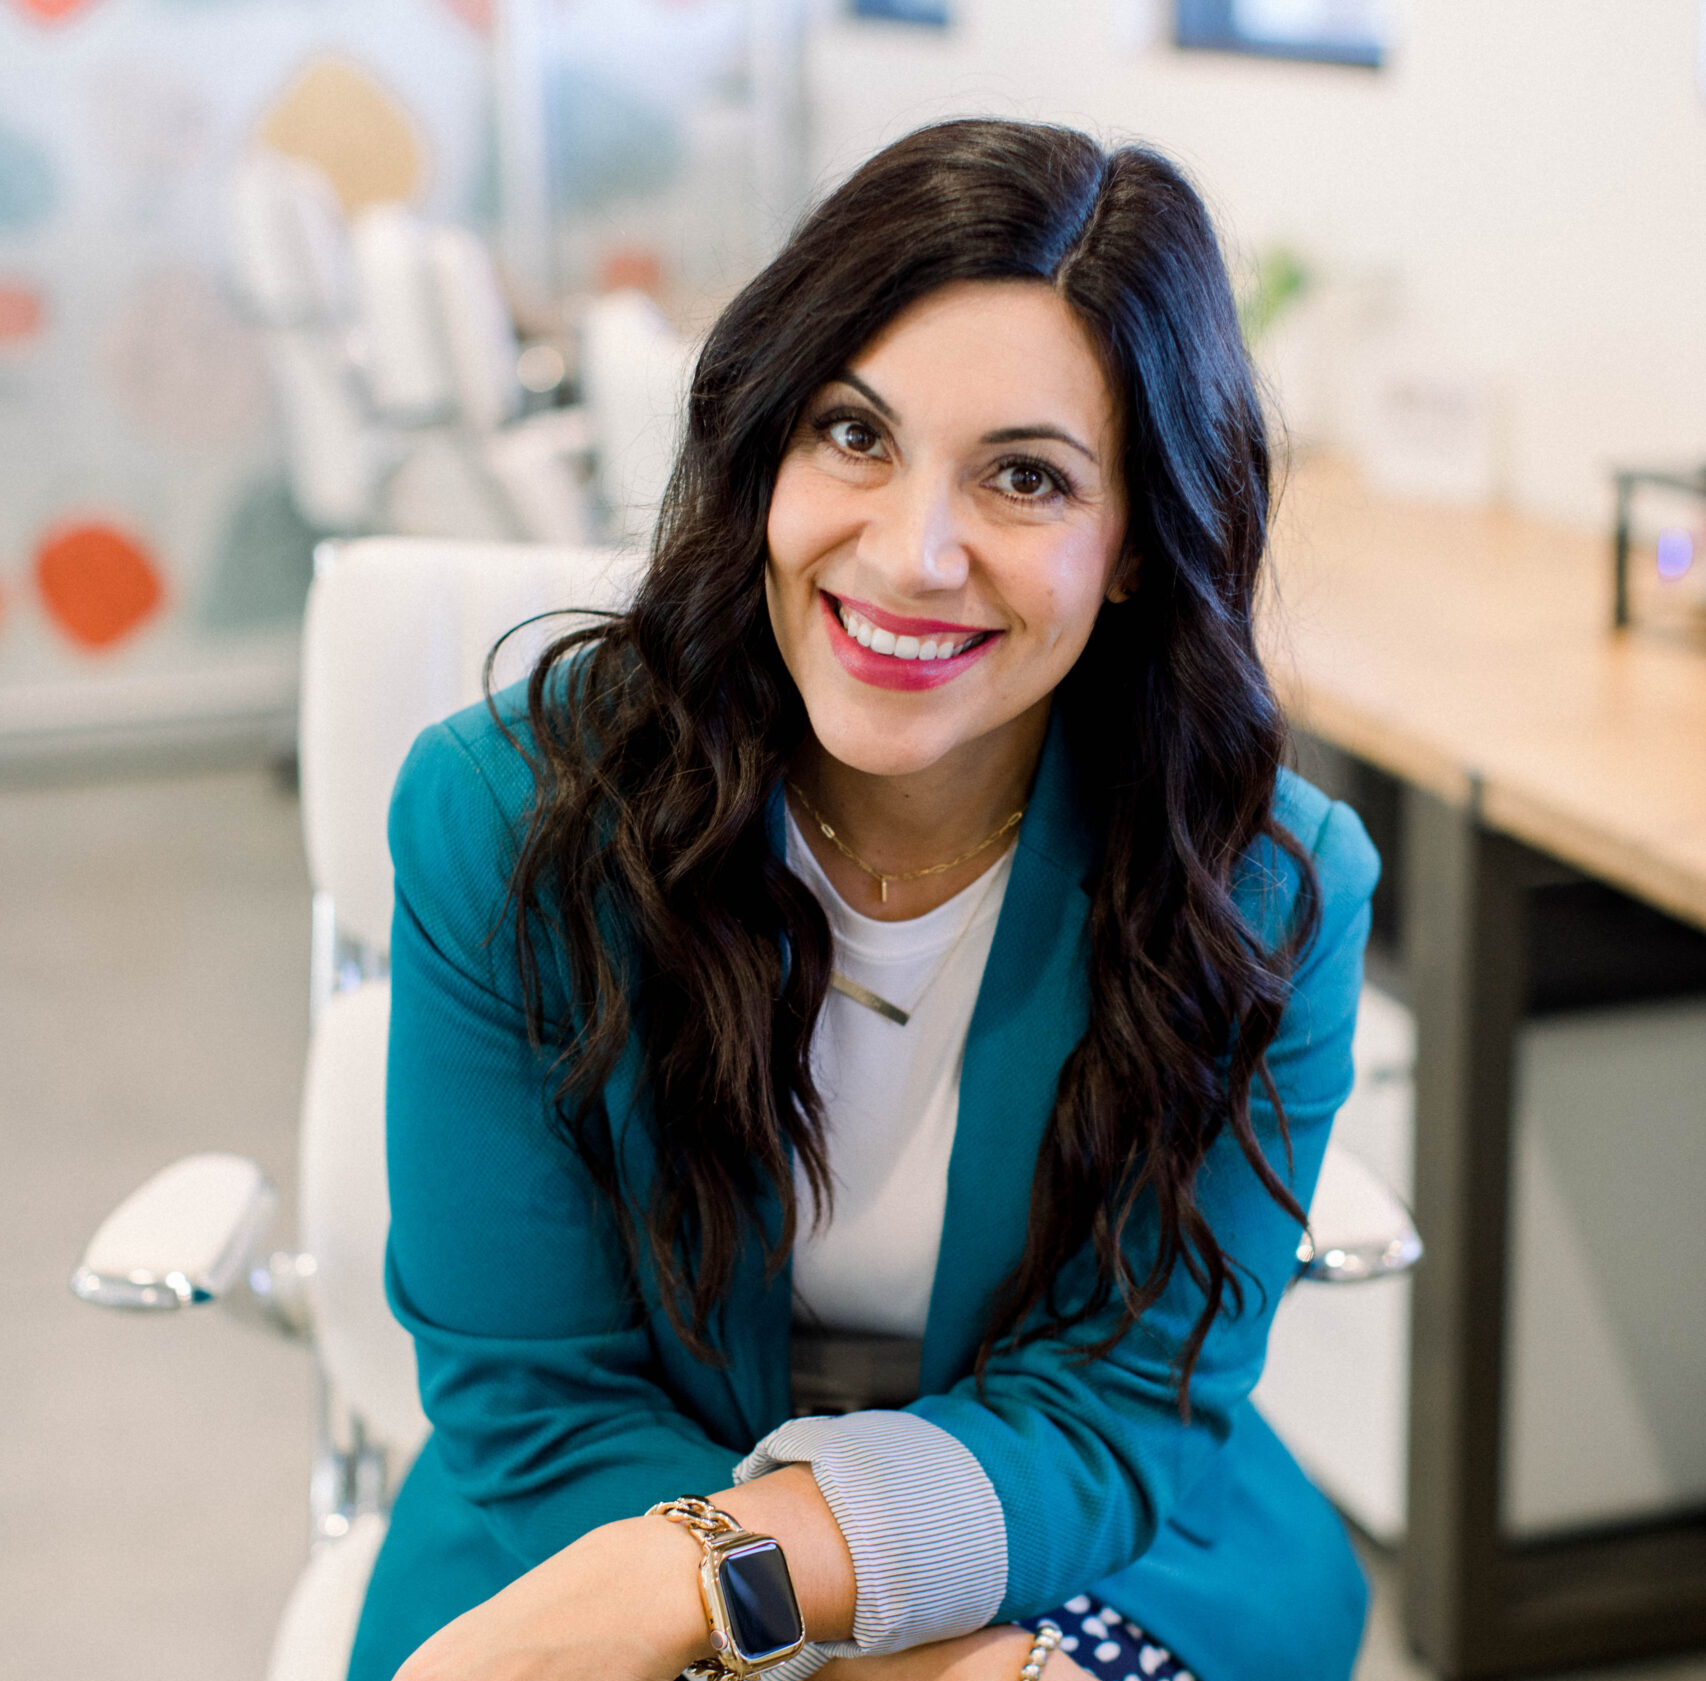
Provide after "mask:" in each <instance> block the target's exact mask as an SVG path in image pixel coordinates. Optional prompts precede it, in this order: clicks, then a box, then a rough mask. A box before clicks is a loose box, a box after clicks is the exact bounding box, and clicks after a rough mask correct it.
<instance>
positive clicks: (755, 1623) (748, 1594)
mask: <svg viewBox="0 0 1706 1681" xmlns="http://www.w3.org/2000/svg"><path fill="white" fill-rule="evenodd" d="M717 1574H718V1577H719V1579H720V1580H721V1583H722V1588H723V1603H724V1604H725V1605H726V1606H727V1607H728V1613H729V1634H730V1636H731V1637H732V1638H733V1641H734V1648H735V1651H736V1652H738V1653H739V1654H740V1656H741V1657H742V1658H743V1659H744V1660H745V1661H746V1662H747V1663H763V1662H764V1660H765V1659H766V1658H769V1657H774V1656H775V1655H776V1654H777V1653H778V1652H786V1651H787V1650H788V1649H789V1648H790V1647H791V1646H793V1645H795V1644H796V1643H797V1642H798V1641H799V1639H800V1636H801V1635H802V1634H804V1633H805V1626H804V1624H803V1623H802V1622H801V1621H800V1608H799V1606H798V1605H797V1604H796V1603H795V1601H794V1584H793V1582H792V1581H791V1580H790V1579H789V1576H788V1563H787V1560H786V1559H785V1558H784V1557H783V1556H782V1549H781V1548H780V1547H779V1546H778V1545H777V1544H776V1543H775V1542H774V1541H755V1542H753V1544H752V1545H751V1546H750V1547H739V1548H736V1549H735V1550H734V1551H732V1552H728V1553H725V1554H724V1555H723V1557H722V1560H721V1563H720V1566H719V1569H718V1572H717Z"/></svg>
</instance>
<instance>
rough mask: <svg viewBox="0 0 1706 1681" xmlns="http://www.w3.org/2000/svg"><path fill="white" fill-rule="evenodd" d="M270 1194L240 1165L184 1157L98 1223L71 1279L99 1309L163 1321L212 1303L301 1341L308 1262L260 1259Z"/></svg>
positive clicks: (272, 1202) (230, 1159)
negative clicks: (153, 1315)
mask: <svg viewBox="0 0 1706 1681" xmlns="http://www.w3.org/2000/svg"><path fill="white" fill-rule="evenodd" d="M277 1208H278V1192H277V1191H275V1190H274V1189H273V1187H272V1185H271V1183H270V1182H269V1181H268V1179H267V1176H266V1175H265V1174H264V1173H263V1172H262V1171H261V1170H260V1168H259V1167H258V1166H256V1164H255V1163H254V1162H252V1161H249V1160H248V1159H247V1158H246V1157H243V1156H232V1155H224V1154H218V1153H206V1154H202V1155H195V1156H184V1157H182V1158H180V1159H179V1160H178V1161H175V1162H173V1163H172V1164H171V1165H170V1166H169V1167H164V1168H162V1169H161V1170H160V1171H159V1172H158V1173H156V1174H155V1175H154V1177H153V1178H152V1179H150V1180H148V1181H147V1182H146V1183H145V1184H143V1185H140V1186H138V1187H137V1189H136V1190H134V1191H132V1192H131V1193H130V1195H129V1196H128V1197H126V1198H125V1199H124V1201H123V1202H121V1203H120V1204H119V1205H118V1207H117V1208H115V1209H114V1210H113V1211H112V1213H111V1214H109V1215H108V1216H107V1217H106V1219H105V1220H103V1221H102V1222H101V1226H100V1229H99V1230H98V1231H97V1232H96V1233H95V1235H94V1237H93V1238H92V1239H90V1242H89V1247H88V1248H87V1249H86V1250H85V1251H84V1253H83V1261H82V1264H81V1265H80V1266H79V1267H78V1268H77V1270H76V1272H74V1273H73V1274H72V1275H71V1289H72V1292H73V1294H75V1295H76V1296H78V1297H79V1298H80V1299H81V1300H83V1301H86V1302H92V1303H94V1304H95V1305H96V1306H97V1307H116V1308H127V1309H130V1310H132V1311H140V1312H171V1311H175V1310H176V1309H178V1308H184V1307H198V1306H200V1305H202V1304H204V1303H207V1302H219V1303H221V1304H222V1305H224V1306H225V1307H227V1308H229V1309H231V1310H232V1311H234V1312H235V1313H236V1314H237V1315H238V1316H239V1317H242V1318H246V1319H251V1320H259V1321H261V1322H262V1323H264V1324H266V1325H267V1326H268V1327H269V1328H270V1329H273V1330H276V1331H282V1332H284V1333H285V1334H286V1335H289V1336H293V1337H301V1336H306V1334H307V1330H308V1316H307V1304H306V1300H305V1296H304V1285H305V1283H306V1280H307V1278H308V1277H309V1276H310V1275H311V1274H312V1272H313V1262H312V1261H311V1260H310V1259H309V1258H308V1257H307V1256H300V1255H292V1254H288V1253H285V1252H282V1251H281V1252H279V1253H277V1254H274V1255H271V1256H264V1255H262V1253H261V1245H262V1240H263V1239H264V1238H265V1236H266V1233H267V1228H268V1227H269V1226H270V1225H271V1224H272V1218H273V1215H274V1213H275V1212H276V1211H277Z"/></svg>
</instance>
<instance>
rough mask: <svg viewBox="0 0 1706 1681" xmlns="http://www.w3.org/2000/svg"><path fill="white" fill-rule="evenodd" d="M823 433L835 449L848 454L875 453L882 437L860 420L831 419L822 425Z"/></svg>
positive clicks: (878, 452) (878, 449)
mask: <svg viewBox="0 0 1706 1681" xmlns="http://www.w3.org/2000/svg"><path fill="white" fill-rule="evenodd" d="M823 432H824V435H825V436H826V437H827V438H828V439H829V441H830V442H831V443H832V444H834V445H835V447H836V448H837V449H842V450H845V451H846V452H847V453H848V454H849V455H877V454H880V453H881V446H882V439H881V438H879V437H878V436H877V434H876V431H875V429H874V428H872V427H871V426H868V425H867V424H866V423H865V422H864V421H862V420H832V421H830V422H829V423H828V424H827V425H825V426H824V427H823Z"/></svg>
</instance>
